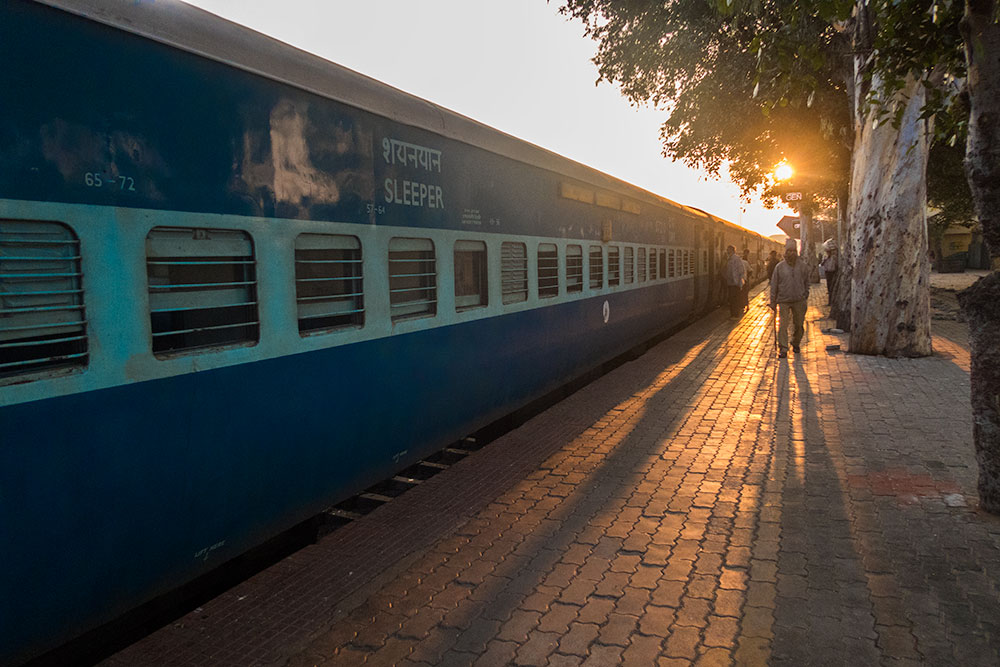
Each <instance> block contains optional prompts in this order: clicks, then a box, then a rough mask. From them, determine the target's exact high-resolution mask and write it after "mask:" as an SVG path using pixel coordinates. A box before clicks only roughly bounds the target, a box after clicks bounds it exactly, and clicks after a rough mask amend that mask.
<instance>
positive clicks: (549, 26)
mask: <svg viewBox="0 0 1000 667" xmlns="http://www.w3.org/2000/svg"><path fill="white" fill-rule="evenodd" d="M186 1H188V2H190V4H193V5H197V6H199V7H202V8H203V9H206V10H208V11H210V12H213V13H215V14H218V15H220V16H223V17H225V18H227V19H229V20H231V21H235V22H237V23H242V24H243V25H246V26H248V27H250V28H253V29H254V30H257V31H259V32H263V33H266V34H268V35H270V36H272V37H275V38H277V39H279V40H281V41H283V42H287V43H288V44H292V45H294V46H296V47H298V48H300V49H303V50H305V51H309V52H311V53H314V54H316V55H318V56H320V57H322V58H326V59H327V60H330V61H333V62H335V63H339V64H340V65H343V66H345V67H348V68H350V69H353V70H355V71H357V72H361V73H362V74H365V75H367V76H370V77H372V78H374V79H378V80H379V81H382V82H383V83H387V84H389V85H391V86H394V87H396V88H399V89H400V90H404V91H406V92H408V93H411V94H413V95H417V96H418V97H422V98H424V99H426V100H429V101H431V102H433V103H435V104H438V105H440V106H443V107H445V108H448V109H451V110H452V111H456V112H458V113H460V114H463V115H465V116H468V117H470V118H473V119H475V120H477V121H479V122H481V123H484V124H486V125H489V126H491V127H494V128H496V129H498V130H501V131H503V132H506V133H507V134H510V135H513V136H515V137H518V138H520V139H523V140H525V141H528V142H531V143H533V144H536V145H538V146H541V147H543V148H546V149H548V150H550V151H553V152H555V153H559V154H560V155H564V156H566V157H568V158H571V159H573V160H576V161H577V162H581V163H583V164H585V165H588V166H590V167H593V168H595V169H598V170H600V171H603V172H605V173H607V174H611V175H612V176H615V177H617V178H620V179H622V180H624V181H628V182H629V183H632V184H634V185H637V186H639V187H641V188H644V189H646V190H649V191H650V192H654V193H656V194H658V195H661V196H663V197H667V198H668V199H672V200H673V201H676V202H678V203H681V204H686V205H688V206H694V207H696V208H700V209H702V210H704V211H708V212H709V213H712V214H713V215H717V216H719V217H721V218H725V219H727V220H730V221H732V222H735V223H737V224H740V225H743V226H744V227H747V228H748V229H752V230H754V231H757V232H759V233H761V234H764V235H765V236H770V235H772V234H779V233H781V231H780V230H779V229H778V228H777V227H776V226H775V224H776V223H777V221H778V220H779V219H780V218H781V217H782V216H783V215H788V214H792V213H791V211H788V210H782V209H772V210H768V209H765V208H763V207H762V206H761V205H760V203H759V201H756V200H754V201H745V200H741V199H740V196H739V188H738V187H737V186H736V185H734V184H732V183H730V182H728V181H727V180H721V181H720V180H713V179H711V178H709V177H707V176H706V175H705V174H703V173H701V172H698V171H695V170H693V169H691V168H689V167H687V166H685V165H683V164H682V163H680V162H671V161H670V160H668V159H666V158H664V157H663V156H662V154H661V142H660V139H659V127H660V125H661V123H662V122H663V119H664V114H663V112H662V111H656V110H655V109H651V108H648V107H640V108H637V107H635V106H632V105H630V104H629V102H628V100H626V99H625V98H624V97H623V96H622V95H621V94H620V92H619V91H618V89H617V88H616V87H615V86H613V85H611V84H609V83H606V82H605V83H601V84H600V85H595V82H596V81H597V76H598V75H597V67H596V66H595V65H594V64H593V63H592V62H591V58H592V57H593V56H594V54H595V52H596V50H597V46H596V43H595V42H593V41H591V40H590V39H588V38H586V37H585V36H584V34H583V25H582V24H581V23H580V22H579V21H570V20H569V19H568V18H566V17H565V16H562V15H561V14H559V11H558V10H559V6H560V2H559V1H558V0H554V1H553V2H546V0H186Z"/></svg>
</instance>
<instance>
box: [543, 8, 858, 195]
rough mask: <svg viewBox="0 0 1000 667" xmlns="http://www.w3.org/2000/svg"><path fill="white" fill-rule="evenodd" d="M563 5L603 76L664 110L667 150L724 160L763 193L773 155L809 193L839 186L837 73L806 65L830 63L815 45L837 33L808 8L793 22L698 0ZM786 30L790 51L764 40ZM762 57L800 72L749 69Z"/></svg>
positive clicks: (843, 155) (842, 159)
mask: <svg viewBox="0 0 1000 667" xmlns="http://www.w3.org/2000/svg"><path fill="white" fill-rule="evenodd" d="M562 11H563V12H564V13H566V14H568V15H570V16H572V17H575V18H578V19H580V20H582V21H583V22H584V24H585V26H586V32H587V34H588V35H589V36H590V37H592V38H594V39H595V40H596V41H597V43H598V51H597V54H596V56H595V57H594V62H595V63H596V64H597V66H598V71H599V76H600V79H601V80H607V81H611V82H613V83H617V84H618V85H619V86H620V87H621V89H622V92H623V93H624V94H625V95H626V97H628V98H629V99H630V100H632V101H633V102H636V103H646V102H649V103H652V104H654V105H656V106H658V107H659V108H661V109H663V110H664V112H665V114H666V120H665V121H664V123H663V126H662V128H661V137H662V140H663V152H664V155H665V156H667V157H670V158H672V159H678V160H682V161H684V162H685V163H687V164H689V165H691V166H692V167H696V168H701V169H704V170H706V171H708V172H709V173H710V174H713V175H718V173H719V172H720V170H721V169H722V167H723V166H728V168H729V173H730V176H731V178H732V179H733V181H734V182H736V183H737V184H738V185H740V187H741V188H742V189H743V191H744V192H745V193H747V192H750V191H757V192H758V193H759V194H763V195H764V197H765V199H770V201H771V202H774V201H775V200H776V197H777V192H776V191H774V190H768V189H767V185H768V183H769V179H770V175H771V171H772V169H773V167H774V165H775V164H777V163H778V162H780V161H781V160H782V159H787V160H788V161H789V162H792V163H793V164H795V166H796V171H797V172H798V174H799V178H800V179H802V178H805V179H808V181H809V187H810V188H811V189H812V191H813V192H815V193H816V194H817V195H820V196H836V190H837V188H838V186H840V187H842V186H843V184H844V183H846V180H847V173H848V167H849V164H850V144H851V139H850V136H849V133H850V128H851V124H850V119H849V116H848V114H847V106H846V104H845V100H846V90H845V88H844V85H843V83H842V81H843V76H841V77H840V78H838V77H836V76H833V75H832V74H831V73H829V72H824V73H822V74H820V75H817V74H816V73H815V70H816V67H817V66H820V67H822V66H824V64H829V63H833V61H832V60H829V59H825V58H824V57H823V56H822V55H821V51H822V50H823V49H830V48H832V47H831V46H830V44H831V42H834V41H838V40H839V39H840V37H839V35H838V34H837V33H836V31H835V30H832V29H830V28H829V26H828V25H823V24H821V23H819V22H816V21H813V20H811V19H810V18H809V17H808V16H806V15H803V16H802V17H801V18H802V20H801V21H800V22H799V23H797V24H796V25H794V26H790V25H788V24H786V23H784V22H782V21H780V20H779V21H775V20H772V18H771V17H769V16H761V17H758V18H757V19H755V20H746V19H745V18H744V17H740V16H733V15H728V16H727V15H724V14H722V13H720V12H718V11H716V10H715V8H714V7H713V6H712V5H711V4H709V3H707V2H706V1H705V0H673V1H671V2H666V3H664V2H652V1H645V2H643V1H640V2H628V3H620V2H615V0H566V2H565V4H564V6H563V7H562ZM790 30H794V31H795V32H796V33H798V35H799V38H798V42H796V48H795V49H793V50H771V49H769V48H765V44H766V43H767V42H768V40H767V39H766V38H765V37H764V36H765V35H768V34H773V33H778V32H783V31H785V32H787V31H790ZM786 43H791V40H790V39H789V40H786ZM772 59H773V60H780V61H783V62H786V63H787V68H789V69H791V70H793V71H797V72H801V74H802V76H801V78H794V77H790V78H788V79H785V80H779V79H775V78H768V77H761V76H759V71H760V69H761V63H762V62H764V63H769V62H770V61H771V60H772ZM806 63H808V64H806ZM834 64H835V63H834ZM734 119H739V122H734Z"/></svg>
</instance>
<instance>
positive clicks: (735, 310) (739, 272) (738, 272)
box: [725, 246, 746, 317]
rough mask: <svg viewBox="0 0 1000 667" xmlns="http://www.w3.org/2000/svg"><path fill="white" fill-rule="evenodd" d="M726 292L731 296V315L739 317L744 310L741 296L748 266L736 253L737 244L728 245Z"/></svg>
mask: <svg viewBox="0 0 1000 667" xmlns="http://www.w3.org/2000/svg"><path fill="white" fill-rule="evenodd" d="M726 257H727V260H726V273H725V278H726V292H727V296H728V298H729V316H730V317H739V316H740V315H741V314H742V312H743V303H742V299H741V298H740V291H741V290H742V289H743V281H744V280H746V268H744V266H743V260H742V259H740V256H739V255H737V254H736V246H727V247H726Z"/></svg>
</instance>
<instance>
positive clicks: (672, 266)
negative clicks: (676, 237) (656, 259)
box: [667, 248, 677, 278]
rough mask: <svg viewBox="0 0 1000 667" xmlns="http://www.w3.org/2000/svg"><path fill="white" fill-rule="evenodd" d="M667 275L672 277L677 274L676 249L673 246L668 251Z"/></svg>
mask: <svg viewBox="0 0 1000 667" xmlns="http://www.w3.org/2000/svg"><path fill="white" fill-rule="evenodd" d="M667 275H668V276H669V277H671V278H673V277H674V276H676V275H677V264H676V263H675V260H674V249H673V248H671V249H670V251H669V252H668V253H667Z"/></svg>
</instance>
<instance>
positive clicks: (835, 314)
mask: <svg viewBox="0 0 1000 667" xmlns="http://www.w3.org/2000/svg"><path fill="white" fill-rule="evenodd" d="M847 205H848V193H847V192H846V191H845V192H841V193H840V194H838V195H837V282H836V283H835V284H834V286H833V300H832V301H831V302H830V319H831V320H833V321H834V322H836V323H837V328H838V329H843V330H844V331H849V330H850V328H851V252H850V245H851V240H850V235H849V234H848V229H849V228H848V220H847Z"/></svg>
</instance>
